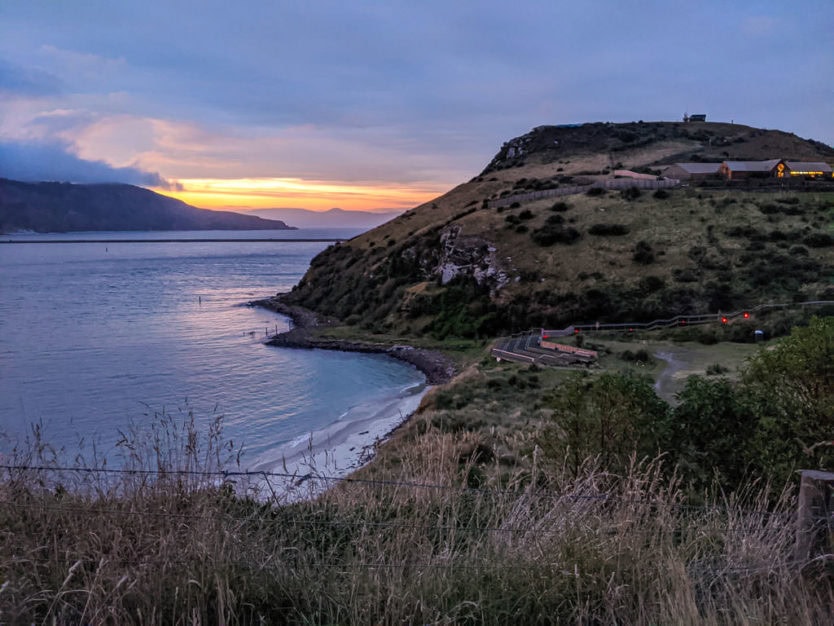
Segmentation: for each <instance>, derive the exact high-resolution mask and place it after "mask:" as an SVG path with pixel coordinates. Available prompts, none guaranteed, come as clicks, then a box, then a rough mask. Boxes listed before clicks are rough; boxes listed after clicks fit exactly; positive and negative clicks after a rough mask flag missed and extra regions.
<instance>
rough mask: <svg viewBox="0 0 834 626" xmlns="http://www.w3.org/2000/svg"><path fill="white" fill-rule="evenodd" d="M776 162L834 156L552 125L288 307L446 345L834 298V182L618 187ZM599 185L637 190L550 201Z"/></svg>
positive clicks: (509, 148)
mask: <svg viewBox="0 0 834 626" xmlns="http://www.w3.org/2000/svg"><path fill="white" fill-rule="evenodd" d="M773 158H784V159H793V160H797V161H828V162H832V161H834V150H833V149H832V148H830V147H828V146H825V145H824V144H822V143H819V142H815V141H811V140H805V139H801V138H799V137H797V136H795V135H792V134H789V133H785V132H782V131H778V130H764V129H756V128H751V127H748V126H743V125H739V124H724V123H707V122H696V123H692V122H690V123H676V122H652V123H643V122H636V123H629V124H609V123H594V124H583V125H570V126H541V127H538V128H535V129H533V130H532V131H531V132H529V133H527V134H525V135H523V136H521V137H517V138H514V139H512V140H510V141H508V142H506V143H505V144H504V145H503V146H502V147H501V148H500V150H499V151H498V152H497V154H496V155H495V156H494V157H493V158H492V159H491V160H490V162H489V163H488V164H487V166H486V167H485V168H484V170H483V171H482V172H481V173H480V174H479V175H478V176H476V177H475V178H473V179H472V180H470V181H468V182H466V183H463V184H461V185H459V186H457V187H455V188H454V189H452V190H450V191H449V192H448V193H446V194H444V195H442V196H440V197H438V198H436V199H435V200H433V201H431V202H428V203H426V204H423V205H421V206H418V207H416V208H414V209H412V210H409V211H407V212H406V213H404V214H403V215H401V216H400V217H397V218H395V219H393V220H391V221H390V222H388V223H386V224H383V225H381V226H379V227H377V228H375V229H374V230H372V231H369V232H367V233H365V234H363V235H361V236H359V237H356V238H354V239H352V240H350V241H349V242H346V243H342V244H339V245H335V246H331V247H330V248H328V249H327V250H325V251H324V252H323V253H321V254H320V255H319V256H317V257H316V258H315V259H314V260H313V262H312V264H311V267H310V269H309V271H308V272H307V274H306V275H305V277H304V278H303V279H302V281H301V282H300V283H299V285H298V286H297V287H296V288H295V289H294V290H293V292H292V293H290V294H286V295H284V296H282V300H284V302H285V303H288V304H293V305H301V306H304V307H307V308H310V309H313V310H315V311H317V312H319V313H321V314H323V315H326V316H329V317H331V318H336V319H338V320H341V321H343V322H345V323H346V324H348V325H357V326H359V327H360V328H362V329H364V330H366V331H367V330H370V331H374V332H392V333H397V334H400V335H404V336H415V337H416V336H424V335H426V334H428V335H431V336H433V337H435V338H444V337H447V336H463V337H485V336H491V335H495V334H498V333H504V332H511V331H518V330H523V329H528V328H531V327H537V326H547V327H551V328H556V327H562V326H565V325H567V324H570V323H573V322H594V321H600V322H610V321H640V320H646V319H653V318H655V317H663V316H670V315H676V314H690V313H707V312H715V311H719V310H722V309H723V310H728V309H732V308H734V307H735V308H738V307H744V306H752V305H753V304H756V303H759V302H767V301H770V300H774V299H775V300H776V301H791V300H802V299H813V298H832V297H834V293H833V292H834V287H832V278H833V277H834V238H833V237H832V234H831V226H832V208H833V207H834V193H832V192H834V188H832V186H831V184H830V182H823V181H807V182H805V181H800V182H798V183H796V182H795V181H793V182H795V184H793V185H786V184H785V185H782V186H781V187H780V186H764V187H759V186H754V185H751V184H750V183H747V184H733V185H729V184H728V183H725V182H721V181H714V182H712V183H709V186H706V187H701V186H698V185H696V184H694V183H693V184H692V185H688V186H680V187H676V188H674V189H669V190H660V191H653V190H643V191H640V190H636V189H628V188H627V187H629V186H630V185H631V183H630V182H629V180H630V179H624V178H618V177H617V176H618V173H621V172H622V170H628V171H631V172H640V173H643V174H644V175H648V176H647V178H655V177H656V175H658V174H660V172H661V171H662V167H663V166H664V165H668V164H671V163H675V162H681V161H686V162H693V161H703V162H709V161H712V162H718V161H723V160H766V159H773ZM615 172H616V173H615ZM594 184H595V185H598V186H602V185H609V186H614V185H619V186H625V187H626V188H625V189H623V190H622V191H619V190H605V189H598V190H593V191H589V192H588V193H576V194H573V195H566V196H563V197H555V198H554V197H542V198H538V197H536V192H542V191H547V190H558V189H560V188H561V189H562V190H565V189H566V188H571V187H573V188H579V189H580V190H585V189H590V186H591V185H594ZM634 184H635V185H637V184H638V183H637V182H635V183H634ZM539 195H546V194H539Z"/></svg>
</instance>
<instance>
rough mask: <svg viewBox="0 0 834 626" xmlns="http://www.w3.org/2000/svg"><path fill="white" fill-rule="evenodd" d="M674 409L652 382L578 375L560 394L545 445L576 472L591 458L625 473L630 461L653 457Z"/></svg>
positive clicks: (628, 377)
mask: <svg viewBox="0 0 834 626" xmlns="http://www.w3.org/2000/svg"><path fill="white" fill-rule="evenodd" d="M668 422H669V407H668V405H667V404H666V403H665V402H664V401H663V400H661V399H660V398H658V396H657V394H656V393H655V391H654V388H653V386H652V380H651V378H649V377H647V376H640V375H637V374H633V373H619V372H618V373H605V374H602V375H600V376H598V377H591V376H587V375H582V374H577V375H574V376H573V377H572V378H570V379H569V380H568V381H567V382H566V383H565V384H563V385H562V386H561V387H560V388H559V389H558V390H557V395H556V398H555V400H554V402H553V415H552V422H551V423H550V425H549V426H548V427H547V428H545V430H544V432H543V434H542V437H541V438H540V445H541V448H542V450H543V452H544V455H545V457H546V458H548V459H550V460H551V461H554V462H556V463H560V464H561V463H563V462H567V464H568V465H569V467H570V468H571V469H572V470H573V471H574V472H577V471H578V470H579V467H580V466H581V464H582V462H583V461H584V460H585V459H586V458H587V457H589V456H599V458H600V462H601V463H602V465H603V467H605V468H607V469H610V470H612V471H620V470H622V469H624V468H625V467H627V465H628V459H629V457H630V456H631V455H632V454H634V453H636V454H637V455H638V456H639V457H643V456H654V455H656V454H657V453H658V452H660V451H661V450H662V449H663V444H664V441H665V440H666V438H667V437H668V435H667V431H668V427H669V425H668Z"/></svg>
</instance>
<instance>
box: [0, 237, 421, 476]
mask: <svg viewBox="0 0 834 626" xmlns="http://www.w3.org/2000/svg"><path fill="white" fill-rule="evenodd" d="M353 234H356V232H355V231H354V232H349V231H341V230H340V231H333V230H330V231H323V230H304V231H301V230H299V231H258V232H246V233H240V232H217V231H215V232H213V233H205V232H199V233H74V234H72V235H66V234H62V235H14V236H9V235H3V236H0V241H9V240H15V241H25V242H28V241H32V240H44V239H52V240H57V239H61V240H65V239H71V240H74V242H71V243H48V244H45V243H13V244H9V243H0V454H2V453H4V452H5V453H8V452H9V451H11V449H12V448H13V447H14V446H15V445H18V444H19V443H20V442H22V441H23V440H24V439H25V437H26V436H27V435H28V434H31V432H32V429H33V426H34V425H40V428H41V429H42V432H43V434H44V437H45V439H46V440H47V441H48V442H49V443H50V444H51V445H52V446H53V447H55V448H61V449H64V450H65V453H64V454H65V455H66V456H67V457H68V458H69V457H71V456H73V455H74V454H75V452H76V451H77V450H78V449H79V447H80V446H81V447H84V448H85V449H87V450H89V448H90V444H91V443H92V442H95V443H96V447H97V450H98V453H99V454H101V453H102V452H104V453H106V454H108V456H110V457H111V458H112V457H113V454H114V448H113V446H114V444H115V442H116V441H117V440H118V438H119V432H120V431H124V430H126V429H128V428H130V427H139V428H142V427H143V426H144V425H147V424H148V422H149V420H151V419H152V416H153V415H154V414H160V413H162V412H165V413H167V414H173V415H178V414H185V413H187V412H188V411H189V410H190V411H193V413H194V414H195V416H196V419H197V421H198V423H199V424H200V425H201V427H207V426H208V424H209V423H210V422H211V420H212V419H213V418H214V417H215V416H217V415H222V416H223V425H224V430H223V434H224V436H225V438H227V439H231V440H232V441H234V442H235V444H236V445H242V447H243V449H244V455H243V457H242V463H243V466H244V467H247V468H258V467H275V465H276V462H277V460H278V459H280V458H281V457H282V455H283V454H284V452H285V451H286V450H287V449H296V448H298V447H299V445H301V444H302V442H305V441H308V440H309V438H310V437H311V435H313V434H315V433H321V432H334V431H338V430H339V425H340V424H348V423H350V422H351V420H354V419H357V420H368V419H369V416H373V415H374V414H375V412H376V411H378V410H381V409H380V407H385V408H386V410H387V411H388V412H397V411H399V410H400V409H399V408H398V407H400V406H401V405H402V403H406V404H408V403H409V402H411V403H413V397H414V395H415V394H418V393H419V392H420V390H421V389H422V388H423V386H424V382H425V378H424V376H423V375H422V374H421V373H420V372H418V371H417V370H416V369H415V368H413V367H411V366H409V365H406V364H404V363H401V362H398V361H395V360H393V359H390V358H388V357H386V356H383V355H367V354H349V353H340V352H333V351H319V350H291V349H284V348H276V347H272V346H267V345H265V344H264V343H263V342H264V339H265V338H266V337H267V336H268V335H269V334H271V333H275V332H279V331H281V330H285V329H287V328H288V323H289V322H288V320H287V319H286V318H284V317H282V316H279V315H276V314H274V313H271V312H269V311H265V310H263V309H259V308H255V307H249V306H247V305H246V303H247V302H249V301H251V300H254V299H258V298H263V297H266V296H270V295H273V294H275V293H276V292H279V291H286V290H289V289H290V288H291V287H292V285H294V284H295V283H296V282H298V280H299V279H300V278H301V276H302V275H303V273H304V272H305V271H306V269H307V267H308V266H309V263H310V260H311V259H312V258H313V256H315V254H317V253H318V252H320V251H321V250H323V249H324V248H325V247H326V246H328V245H329V244H328V243H326V242H292V241H285V242H272V241H270V242H255V241H235V242H218V241H212V242H193V241H192V242H175V243H174V242H165V243H163V242H158V241H153V239H160V238H166V239H171V238H178V239H195V238H200V239H202V238H206V237H213V238H236V239H265V238H266V239H272V238H287V239H298V238H317V237H342V238H345V237H349V236H352V235H353ZM93 238H95V239H99V240H100V241H96V242H92V243H81V242H78V240H84V239H93ZM127 238H130V239H143V240H147V241H142V242H138V243H118V242H116V241H114V240H116V239H127ZM116 462H117V461H116Z"/></svg>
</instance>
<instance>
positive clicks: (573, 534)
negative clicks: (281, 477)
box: [0, 423, 834, 624]
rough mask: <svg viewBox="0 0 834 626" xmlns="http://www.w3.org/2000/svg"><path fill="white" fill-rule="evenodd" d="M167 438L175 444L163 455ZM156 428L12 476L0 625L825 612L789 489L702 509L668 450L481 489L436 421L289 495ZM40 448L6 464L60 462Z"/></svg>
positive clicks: (765, 619) (804, 617) (726, 620)
mask: <svg viewBox="0 0 834 626" xmlns="http://www.w3.org/2000/svg"><path fill="white" fill-rule="evenodd" d="M172 431H174V432H175V433H179V434H177V435H176V436H174V437H171V438H170V441H171V443H172V444H173V445H178V446H180V448H179V449H176V450H170V449H165V448H161V447H159V448H155V446H156V445H157V444H158V443H159V444H162V443H164V442H166V441H168V440H169V438H168V437H167V436H165V434H166V433H170V432H172ZM157 433H159V434H161V435H163V436H161V437H152V438H151V440H144V442H143V441H142V440H137V439H131V440H130V441H126V443H127V444H128V445H129V446H130V448H129V450H130V453H129V455H128V456H127V458H126V463H127V466H126V467H129V468H130V469H132V470H134V471H132V472H129V473H121V474H103V473H98V472H75V473H73V472H63V471H56V470H49V469H41V470H27V471H23V470H8V469H7V470H4V473H3V478H2V481H0V501H2V502H3V504H4V506H2V507H0V529H2V530H1V531H0V581H2V582H1V583H0V622H2V623H30V622H54V623H172V624H185V623H191V624H193V623H209V622H211V623H270V624H274V623H279V624H280V623H293V624H297V623H402V622H405V623H507V622H511V621H514V622H518V623H525V624H535V623H541V624H550V623H554V622H555V623H561V622H565V623H598V624H608V623H634V624H657V623H681V624H682V623H699V624H701V623H706V624H761V623H791V624H794V623H797V624H801V623H806V624H815V623H829V622H830V617H831V608H830V607H831V606H832V602H834V595H832V586H831V579H830V578H828V577H826V576H825V575H824V574H823V572H820V571H819V570H816V569H814V568H812V567H806V565H807V564H806V563H798V562H795V561H794V560H793V556H792V545H793V538H794V524H793V516H792V506H793V501H792V498H791V497H790V494H787V493H786V494H783V496H782V497H781V498H780V499H778V504H777V505H776V506H775V507H770V508H769V509H767V510H766V508H765V507H766V503H767V502H769V501H771V500H772V498H771V497H770V494H768V492H767V489H766V488H765V487H762V486H751V487H750V488H749V489H748V490H746V491H744V492H743V493H742V494H741V495H740V496H738V497H736V498H734V499H723V498H721V497H711V498H708V504H707V505H706V506H701V507H688V506H686V505H685V503H683V502H682V501H681V498H682V495H681V491H680V490H679V488H678V485H677V483H676V481H675V480H674V478H672V479H669V478H667V477H665V474H664V472H662V471H661V465H660V463H659V462H643V463H637V462H634V463H632V465H631V467H630V468H629V469H628V471H626V472H625V473H624V474H623V475H620V476H615V475H611V474H607V473H605V472H604V471H602V470H601V469H600V468H599V467H598V466H597V465H596V463H595V462H594V460H593V459H590V460H588V462H587V463H586V465H585V467H584V468H583V471H582V472H580V475H579V477H578V478H571V474H570V473H568V472H566V471H563V470H562V468H559V467H542V466H540V465H539V464H538V463H536V462H535V456H536V455H535V452H533V462H532V463H531V464H530V466H529V467H528V469H527V470H526V471H525V472H520V473H518V474H517V475H516V476H515V477H514V478H513V479H511V480H509V481H506V482H504V483H502V484H501V485H500V486H499V485H497V484H496V485H489V484H485V485H483V487H482V488H480V489H470V488H467V481H468V480H469V478H470V477H471V472H472V469H473V466H474V465H475V464H476V461H475V460H474V457H473V456H472V455H471V451H472V450H473V449H474V448H473V446H474V447H477V444H485V443H486V442H484V441H482V440H480V439H479V438H480V437H481V436H480V435H478V434H476V433H475V434H473V433H467V432H461V433H450V432H442V431H441V430H439V429H436V428H429V429H428V430H427V431H426V432H425V433H424V434H423V436H421V437H420V438H419V440H418V441H417V442H416V443H415V445H414V446H413V447H411V449H410V450H408V451H407V452H406V453H405V454H404V455H403V457H402V458H401V463H400V472H399V473H393V472H392V473H389V474H388V475H387V477H386V478H387V480H385V481H374V480H360V479H359V477H357V479H356V480H354V481H344V482H342V483H341V484H340V485H339V486H337V487H336V488H334V489H331V490H330V491H328V492H327V493H325V494H323V495H320V496H319V497H317V498H313V499H310V500H308V501H304V502H296V503H294V504H291V503H287V502H286V501H282V499H281V497H280V495H279V496H277V497H276V498H275V499H269V498H266V497H265V494H264V491H263V490H262V491H261V492H260V496H259V497H257V498H254V497H246V496H244V495H241V494H240V493H236V489H238V490H239V488H240V485H239V484H238V485H237V486H236V487H235V485H233V484H232V482H231V480H232V478H231V477H227V478H226V479H225V480H221V479H220V478H219V477H218V475H217V474H214V473H213V472H216V471H217V470H218V469H219V466H218V462H221V461H224V460H225V459H227V457H228V455H229V453H230V452H232V451H231V450H229V449H228V448H223V447H222V446H218V444H219V443H220V442H221V439H220V438H219V431H215V432H214V433H213V435H212V436H211V437H209V438H208V439H205V438H201V437H198V436H197V433H196V432H195V431H194V429H193V425H191V424H189V423H185V424H184V425H178V424H174V423H164V424H161V425H160V428H159V429H158V430H157ZM181 435H184V437H183V436H181ZM148 444H150V445H149V446H148ZM43 452H44V448H43V447H40V451H39V450H38V447H37V446H36V447H35V448H33V449H32V450H30V451H29V452H28V453H27V454H29V453H31V455H30V456H29V457H28V458H26V457H25V455H24V456H18V458H16V459H13V461H12V462H11V463H9V464H10V465H16V464H20V463H27V464H30V465H38V464H40V465H46V466H48V465H52V464H54V459H50V458H49V457H48V455H45V454H44V453H43ZM493 462H495V463H497V462H498V461H497V459H496V460H495V461H493ZM131 463H132V464H133V465H130V464H131ZM179 470H187V472H186V473H183V472H180V471H179ZM157 472H160V473H157ZM272 480H273V484H272V486H273V487H274V488H276V489H277V490H276V491H275V492H274V493H276V494H280V493H282V491H281V489H280V486H279V485H277V484H275V483H274V481H275V480H277V478H276V477H272Z"/></svg>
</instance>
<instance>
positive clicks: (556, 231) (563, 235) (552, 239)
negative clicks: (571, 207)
mask: <svg viewBox="0 0 834 626" xmlns="http://www.w3.org/2000/svg"><path fill="white" fill-rule="evenodd" d="M530 236H531V238H532V239H533V241H534V242H536V243H537V244H538V245H540V246H544V247H547V246H552V245H553V244H555V243H563V244H567V245H570V244H572V243H576V242H577V241H578V240H579V238H580V237H581V235H580V234H579V231H578V230H576V229H575V228H573V227H571V226H568V227H564V226H562V225H555V224H545V225H544V226H543V227H542V228H537V229H536V230H534V231H533V232H532V233H531V235H530Z"/></svg>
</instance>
